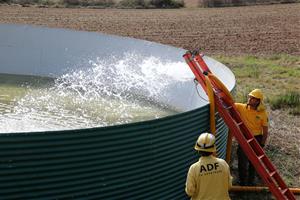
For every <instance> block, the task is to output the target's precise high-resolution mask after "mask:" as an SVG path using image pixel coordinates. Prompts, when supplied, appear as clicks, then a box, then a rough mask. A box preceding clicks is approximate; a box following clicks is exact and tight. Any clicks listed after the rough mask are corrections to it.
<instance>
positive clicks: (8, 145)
mask: <svg viewBox="0 0 300 200" xmlns="http://www.w3.org/2000/svg"><path fill="white" fill-rule="evenodd" d="M22 30H23V31H22ZM45 30H46V31H45ZM26 31H27V32H28V33H27V32H26ZM47 31H48V32H51V34H53V35H52V38H55V39H56V40H57V38H60V37H59V36H61V38H64V39H65V38H66V37H63V35H64V34H71V32H72V31H68V30H58V31H57V30H53V29H44V28H42V29H40V28H37V27H28V26H14V25H0V44H2V43H4V41H3V38H6V42H7V37H4V36H5V34H7V35H14V34H18V33H17V32H19V34H22V37H25V36H26V35H27V36H28V37H29V39H26V41H29V42H28V43H30V39H33V38H35V39H36V35H39V37H41V33H44V32H47ZM33 33H34V34H33ZM58 33H59V34H62V35H59V34H58ZM1 34H4V35H1ZM51 34H50V35H47V36H46V37H47V38H48V39H49V38H50V41H49V44H46V45H47V46H48V47H51V45H52V44H53V41H52V42H51ZM72 34H73V32H72ZM74 34H75V35H76V34H77V33H74ZM80 34H81V35H80ZM82 34H83V35H85V34H89V33H83V32H80V33H79V35H80V37H82ZM24 35H25V36H24ZM73 36H74V35H72V37H73ZM88 36H89V38H91V35H90V34H89V35H88ZM72 37H71V38H72ZM74 37H75V36H74ZM93 37H99V35H98V34H94V35H92V38H93ZM105 37H109V36H105ZM1 38H2V39H1ZM44 39H45V38H41V39H40V41H42V42H41V43H44V42H45V41H44ZM73 39H74V38H73ZM106 39H107V38H106ZM114 39H116V38H110V40H114ZM24 40H25V39H24ZM116 40H120V38H117V39H116ZM121 41H125V42H129V43H128V44H126V45H125V46H130V45H131V46H134V48H137V49H138V51H140V50H141V49H143V47H145V46H147V48H148V49H147V51H151V52H152V53H153V54H154V55H155V53H157V54H161V53H160V52H157V50H159V49H164V52H167V53H168V54H169V55H172V56H174V57H176V59H178V60H181V59H182V57H181V55H182V54H183V52H184V51H183V50H178V49H175V48H171V47H167V46H163V45H159V44H155V43H149V42H145V41H139V40H130V39H125V40H124V39H123V38H122V40H121ZM9 42H11V41H10V40H8V43H9ZM85 42H87V41H85ZM12 43H13V42H12ZM16 43H17V42H16ZM16 43H14V44H16ZM51 43H52V44H51ZM58 43H59V44H61V41H59V42H58ZM70 43H71V42H70ZM92 43H95V41H91V44H92ZM114 43H117V42H114ZM30 44H32V43H30ZM22 45H23V46H24V44H23V43H22ZM22 45H21V46H22ZM42 45H45V44H42ZM25 46H26V45H25ZM62 46H63V45H62ZM104 46H106V45H104ZM18 47H20V46H18V45H16V46H15V50H16V53H19V51H20V48H18ZM119 47H120V46H117V47H115V48H118V49H119ZM88 48H92V52H95V48H93V46H89V47H88ZM103 48H104V47H103ZM122 48H123V46H122ZM55 50H57V49H55ZM4 51H7V49H4V48H3V47H0V52H4ZM124 51H127V50H126V49H125V50H124ZM147 51H145V52H146V53H147ZM52 52H56V51H54V50H52ZM103 52H104V53H103V56H104V55H106V53H108V52H107V50H105V51H103ZM23 53H25V50H24V52H23ZM90 53H91V52H90ZM98 53H99V52H98ZM25 54H26V53H25ZM58 54H60V55H63V53H61V52H58ZM1 55H2V57H1V56H0V59H3V60H5V59H7V58H9V55H10V52H8V53H6V55H5V54H4V55H3V54H1ZM98 55H99V54H98ZM28 56H29V55H28ZM72 56H73V57H74V58H75V57H76V58H78V56H74V55H72ZM4 58H5V59H4ZM51 58H53V56H50V59H51ZM38 59H40V58H38ZM50 59H49V60H50ZM26 60H27V61H28V62H31V63H29V64H28V66H27V65H26V62H24V59H23V60H22V61H20V62H22V69H20V71H18V73H21V74H30V73H28V72H33V71H34V73H35V74H39V75H45V74H48V73H49V71H48V70H49V67H45V68H43V70H40V71H39V68H37V67H36V66H37V65H35V64H36V63H35V62H34V61H32V59H25V61H26ZM57 60H63V59H62V58H58V59H57ZM11 62H15V61H14V60H13V58H11V59H7V63H4V64H5V65H7V64H8V63H9V64H10V63H11ZM52 62H53V61H52V59H51V61H49V63H48V60H47V62H46V61H43V66H46V65H49V66H59V67H57V68H55V67H54V68H52V70H53V74H57V75H58V74H59V73H60V72H59V68H61V67H64V66H63V64H62V63H59V65H58V64H57V65H55V64H53V63H52ZM74 62H77V60H75V61H74ZM182 62H184V61H183V59H182ZM210 62H212V60H209V62H208V64H210ZM14 66H20V63H13V64H11V65H10V67H8V68H1V67H0V73H16V72H15V71H13V70H14V69H15V68H14ZM31 66H34V69H32V68H30V67H31ZM186 67H187V68H188V66H186ZM9 70H12V71H9ZM224 70H225V69H222V70H221V72H220V74H224ZM50 71H51V69H50ZM225 72H226V73H227V72H228V71H226V70H225ZM226 73H225V74H226ZM229 77H230V79H232V80H230V81H231V82H230V83H229V84H227V85H229V86H230V89H232V88H233V87H234V84H235V82H234V78H232V76H231V75H229ZM191 82H192V80H191ZM179 89H182V88H179ZM177 92H178V91H176V94H177ZM182 94H183V97H180V98H183V100H182V101H181V102H180V103H178V102H176V100H174V101H173V103H174V104H176V105H177V106H178V105H180V104H181V105H182V102H185V99H184V98H185V97H184V91H183V92H182ZM173 96H176V95H173ZM178 98H179V97H178ZM194 98H195V99H196V101H189V105H187V108H186V110H184V111H183V112H182V113H178V114H175V115H172V116H167V117H163V118H160V119H155V120H150V121H144V122H136V123H131V124H123V125H116V126H108V127H99V128H87V129H79V130H65V131H46V132H26V133H2V134H0V180H1V181H0V199H1V200H12V199H16V200H27V199H28V200H35V199H39V200H47V199H80V200H84V199H109V200H114V199H130V200H134V199H136V200H140V199H147V200H158V199H172V200H175V199H178V200H182V199H186V198H187V197H186V195H185V192H184V188H185V178H186V174H187V170H188V167H189V166H190V164H192V163H193V162H195V161H196V160H197V159H198V156H197V155H196V153H195V152H194V150H193V146H194V144H195V141H196V139H197V137H198V136H199V134H200V133H201V132H206V131H209V106H208V104H207V103H206V104H204V105H202V106H198V104H197V102H198V101H197V95H194ZM199 101H200V100H199ZM191 102H194V103H191ZM192 104H195V105H196V106H194V105H192ZM193 106H194V107H193ZM216 120H217V133H218V134H217V149H218V156H219V157H221V158H225V156H226V142H227V131H228V129H227V127H226V126H225V124H224V122H223V121H222V120H221V119H220V118H218V117H217V119H216Z"/></svg>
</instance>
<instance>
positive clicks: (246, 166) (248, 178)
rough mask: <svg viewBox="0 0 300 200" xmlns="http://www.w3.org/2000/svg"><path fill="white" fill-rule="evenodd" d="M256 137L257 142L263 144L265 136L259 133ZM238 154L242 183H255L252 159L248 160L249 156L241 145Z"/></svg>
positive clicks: (240, 180)
mask: <svg viewBox="0 0 300 200" xmlns="http://www.w3.org/2000/svg"><path fill="white" fill-rule="evenodd" d="M254 137H255V139H256V140H257V142H258V143H259V144H260V145H261V146H262V144H261V141H262V138H263V136H262V135H257V136H254ZM237 156H238V171H239V182H240V185H246V184H248V185H252V184H254V179H255V168H254V167H253V165H252V164H251V162H250V160H248V158H247V156H246V155H245V153H244V151H243V150H242V148H241V146H240V145H238V149H237Z"/></svg>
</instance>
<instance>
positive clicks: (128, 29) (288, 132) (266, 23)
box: [0, 3, 300, 187]
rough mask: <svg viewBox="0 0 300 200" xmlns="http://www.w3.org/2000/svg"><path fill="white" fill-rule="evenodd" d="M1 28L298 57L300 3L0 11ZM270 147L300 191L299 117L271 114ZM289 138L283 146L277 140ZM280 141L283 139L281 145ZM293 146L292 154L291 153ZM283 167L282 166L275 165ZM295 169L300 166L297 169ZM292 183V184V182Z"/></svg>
mask: <svg viewBox="0 0 300 200" xmlns="http://www.w3.org/2000/svg"><path fill="white" fill-rule="evenodd" d="M0 23H17V24H34V25H42V26H47V27H56V28H57V27H59V28H69V29H75V30H83V31H94V32H101V33H106V34H114V35H120V36H128V37H134V38H139V39H144V40H149V41H154V42H159V43H163V44H168V45H172V46H175V47H180V48H184V49H189V50H192V49H195V48H200V49H201V50H203V51H204V52H205V53H206V54H207V55H247V54H251V55H272V54H290V55H297V56H300V3H298V4H281V5H269V6H249V7H230V8H205V9H204V8H198V9H174V10H159V9H157V10H127V9H119V10H117V9H77V8H76V9H66V8H37V7H21V6H3V5H2V6H0ZM270 114H271V127H270V140H269V144H271V145H272V146H273V147H275V148H278V150H281V151H282V152H283V154H284V155H287V156H289V155H290V154H291V153H290V152H292V154H293V155H296V156H295V162H294V163H292V164H294V165H295V171H293V172H291V173H292V174H290V176H291V177H294V178H295V179H294V180H293V183H292V185H293V186H298V187H299V186H300V171H299V164H300V156H299V155H300V117H299V116H298V117H293V116H290V115H288V114H287V112H285V111H270ZM283 138H290V141H292V145H291V146H288V147H286V145H285V144H284V143H283V144H281V143H280V142H278V141H281V140H282V139H283ZM282 141H284V140H282ZM290 147H291V149H289V148H290ZM277 164H280V165H283V167H284V165H285V163H284V162H282V163H280V162H279V163H277ZM296 166H298V167H296ZM295 180H296V181H295Z"/></svg>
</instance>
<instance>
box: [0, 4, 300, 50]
mask: <svg viewBox="0 0 300 200" xmlns="http://www.w3.org/2000/svg"><path fill="white" fill-rule="evenodd" d="M299 10H300V4H299V3H298V4H281V5H269V6H249V7H228V8H198V9H172V10H171V9H170V10H159V9H157V10H151V9H148V10H127V9H66V8H35V7H21V6H0V23H19V24H34V25H43V26H48V27H60V28H70V29H76V30H84V31H95V32H102V33H107V34H115V35H121V36H129V37H134V38H139V39H145V40H150V41H155V42H159V43H163V44H168V45H172V46H176V47H181V48H184V49H195V48H201V49H202V50H204V51H205V52H206V54H222V55H239V54H274V53H287V54H292V55H300V12H299Z"/></svg>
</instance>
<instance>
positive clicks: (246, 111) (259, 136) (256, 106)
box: [235, 89, 268, 185]
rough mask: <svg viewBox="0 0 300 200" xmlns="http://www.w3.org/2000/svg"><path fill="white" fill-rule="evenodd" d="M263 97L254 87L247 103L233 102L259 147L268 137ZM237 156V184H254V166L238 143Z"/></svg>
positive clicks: (262, 145)
mask: <svg viewBox="0 0 300 200" xmlns="http://www.w3.org/2000/svg"><path fill="white" fill-rule="evenodd" d="M263 99H264V97H263V94H262V92H261V90H260V89H254V90H252V91H251V92H250V93H249V95H248V102H247V104H242V103H235V106H236V108H237V110H238V112H239V113H240V115H241V117H242V119H243V121H244V122H245V124H246V126H247V127H248V128H249V129H250V131H251V133H252V134H253V136H254V138H255V139H256V140H257V142H258V143H259V144H260V145H261V147H264V146H265V143H266V140H267V137H268V115H267V112H266V108H265V106H264V104H263ZM237 156H238V171H239V184H240V185H255V168H254V167H253V165H252V164H251V163H250V161H249V160H248V159H247V157H246V155H245V154H244V152H243V150H242V148H241V146H240V145H239V146H238V149H237ZM247 168H248V169H247Z"/></svg>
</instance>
